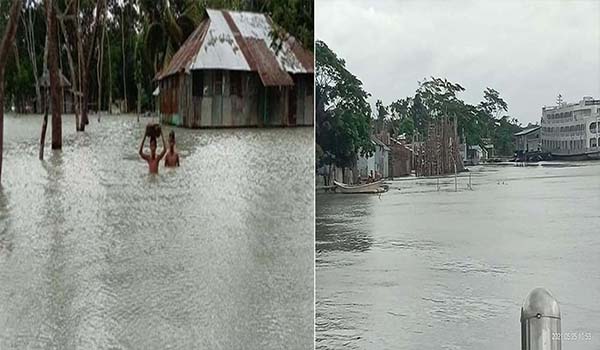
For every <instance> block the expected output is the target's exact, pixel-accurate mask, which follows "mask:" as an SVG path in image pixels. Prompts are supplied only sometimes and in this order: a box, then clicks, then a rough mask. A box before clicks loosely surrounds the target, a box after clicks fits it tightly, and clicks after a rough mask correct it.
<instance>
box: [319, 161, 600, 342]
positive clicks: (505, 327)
mask: <svg viewBox="0 0 600 350" xmlns="http://www.w3.org/2000/svg"><path fill="white" fill-rule="evenodd" d="M472 170H473V172H472V184H473V190H472V191H470V190H467V188H466V187H467V184H468V178H466V177H465V178H461V179H459V181H458V189H459V190H458V192H454V181H453V179H445V180H442V181H441V183H440V191H438V189H437V187H438V186H437V181H436V180H419V181H394V182H393V183H392V185H391V189H390V191H389V192H388V193H386V194H384V195H383V196H382V197H381V199H380V198H378V197H376V196H369V195H366V196H365V195H353V196H352V195H318V196H317V208H316V210H317V219H316V220H317V228H316V229H317V232H316V239H317V243H316V248H317V267H316V268H317V272H316V276H317V277H316V278H317V280H316V286H317V289H316V297H317V306H316V323H317V325H316V330H317V334H316V339H317V348H319V349H339V348H345V349H497V350H500V349H519V348H520V323H519V317H520V307H521V305H522V302H523V299H524V298H525V296H526V295H527V294H528V293H529V291H531V290H532V289H533V288H535V287H538V286H543V287H546V288H548V289H549V290H550V291H551V292H552V293H553V294H554V296H555V297H556V298H557V299H558V302H559V304H560V307H561V312H562V331H563V333H570V334H573V333H576V334H581V335H582V337H578V339H575V340H565V341H563V348H564V349H570V350H573V349H581V350H584V349H596V348H600V306H598V301H599V300H600V253H599V252H600V163H597V162H596V163H593V162H592V163H565V164H556V163H551V164H545V166H537V167H526V168H515V167H512V166H511V167H491V168H490V167H487V168H483V167H478V168H473V169H472ZM589 337H591V340H590V339H589Z"/></svg>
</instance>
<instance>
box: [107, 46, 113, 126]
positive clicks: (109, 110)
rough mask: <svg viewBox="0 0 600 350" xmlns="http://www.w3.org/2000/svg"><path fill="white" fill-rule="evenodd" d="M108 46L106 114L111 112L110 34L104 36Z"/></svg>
mask: <svg viewBox="0 0 600 350" xmlns="http://www.w3.org/2000/svg"><path fill="white" fill-rule="evenodd" d="M106 45H107V47H108V114H112V59H111V57H112V56H111V55H110V35H107V36H106Z"/></svg>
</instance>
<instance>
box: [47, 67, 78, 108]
mask: <svg viewBox="0 0 600 350" xmlns="http://www.w3.org/2000/svg"><path fill="white" fill-rule="evenodd" d="M58 76H59V77H60V88H61V89H62V92H61V95H62V99H63V103H62V105H63V110H62V113H73V111H74V108H73V103H74V101H75V100H74V96H73V91H72V90H71V82H69V79H67V77H65V75H64V74H63V73H62V71H60V70H59V71H58ZM40 86H41V87H42V88H43V89H42V91H41V93H42V109H43V108H44V103H45V101H46V91H47V90H48V89H50V78H49V73H48V71H45V72H44V74H42V76H41V77H40ZM48 97H49V96H48ZM48 103H50V104H49V105H48V108H50V106H52V100H51V99H50V98H48Z"/></svg>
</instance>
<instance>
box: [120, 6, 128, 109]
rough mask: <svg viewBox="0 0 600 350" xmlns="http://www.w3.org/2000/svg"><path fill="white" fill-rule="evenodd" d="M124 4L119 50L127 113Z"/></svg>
mask: <svg viewBox="0 0 600 350" xmlns="http://www.w3.org/2000/svg"><path fill="white" fill-rule="evenodd" d="M124 12H125V4H123V9H121V51H122V53H123V101H125V113H127V111H128V109H127V79H126V77H127V74H126V72H125V16H124V14H123V13H124Z"/></svg>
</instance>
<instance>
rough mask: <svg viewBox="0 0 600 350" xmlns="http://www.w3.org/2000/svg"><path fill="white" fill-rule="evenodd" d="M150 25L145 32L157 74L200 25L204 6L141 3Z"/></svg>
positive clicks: (189, 0) (186, 0)
mask: <svg viewBox="0 0 600 350" xmlns="http://www.w3.org/2000/svg"><path fill="white" fill-rule="evenodd" d="M140 2H141V8H142V10H143V11H144V12H145V13H146V14H147V18H148V19H149V23H148V24H147V26H146V30H145V40H144V47H145V49H146V57H147V59H148V60H149V61H150V62H152V66H153V68H154V72H155V73H156V72H158V71H159V70H160V69H161V68H162V67H163V66H164V65H166V64H167V63H168V62H169V60H170V59H171V57H173V55H174V54H175V52H177V50H178V49H179V47H181V45H182V44H183V42H184V41H185V40H186V39H187V37H188V36H189V35H190V34H192V32H193V31H194V30H195V29H196V27H197V26H198V25H199V24H200V21H202V17H203V7H202V6H201V5H200V2H199V1H193V0H180V1H179V2H178V1H173V4H171V1H169V0H158V1H155V0H141V1H140Z"/></svg>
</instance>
